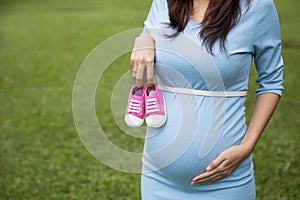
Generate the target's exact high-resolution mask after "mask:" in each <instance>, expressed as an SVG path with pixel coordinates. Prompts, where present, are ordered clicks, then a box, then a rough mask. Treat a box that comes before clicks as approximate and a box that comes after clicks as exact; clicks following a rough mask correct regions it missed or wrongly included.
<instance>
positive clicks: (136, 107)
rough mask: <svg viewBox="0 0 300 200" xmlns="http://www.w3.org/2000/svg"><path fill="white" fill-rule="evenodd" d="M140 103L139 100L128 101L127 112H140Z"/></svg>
mask: <svg viewBox="0 0 300 200" xmlns="http://www.w3.org/2000/svg"><path fill="white" fill-rule="evenodd" d="M141 105H142V103H141V101H139V100H134V99H130V100H129V104H128V112H132V113H140V112H141V111H142V106H141Z"/></svg>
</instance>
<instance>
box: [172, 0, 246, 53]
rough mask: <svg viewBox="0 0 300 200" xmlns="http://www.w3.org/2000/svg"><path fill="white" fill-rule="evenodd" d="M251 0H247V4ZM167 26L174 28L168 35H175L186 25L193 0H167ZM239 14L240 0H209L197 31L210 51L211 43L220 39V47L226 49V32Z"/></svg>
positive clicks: (211, 51)
mask: <svg viewBox="0 0 300 200" xmlns="http://www.w3.org/2000/svg"><path fill="white" fill-rule="evenodd" d="M250 2H251V0H247V4H248V6H249V4H250ZM168 7H169V19H170V23H169V26H170V27H171V28H173V29H175V30H176V32H175V33H174V34H173V35H171V36H170V37H174V36H177V35H178V34H179V33H180V32H182V31H183V30H184V28H185V27H186V25H187V23H188V20H189V18H190V15H191V12H192V10H193V0H168ZM240 16H241V8H240V0H210V1H209V4H208V8H207V10H206V12H205V15H204V18H203V21H202V22H201V25H202V28H201V30H200V32H199V36H200V38H202V40H203V44H204V45H205V46H206V48H207V49H208V51H209V52H210V53H213V50H212V49H213V45H214V43H215V42H216V41H217V40H220V48H221V49H223V50H226V47H225V41H226V37H227V34H228V32H229V31H230V30H231V29H232V27H233V26H234V25H235V24H236V23H237V22H238V21H239V19H240Z"/></svg>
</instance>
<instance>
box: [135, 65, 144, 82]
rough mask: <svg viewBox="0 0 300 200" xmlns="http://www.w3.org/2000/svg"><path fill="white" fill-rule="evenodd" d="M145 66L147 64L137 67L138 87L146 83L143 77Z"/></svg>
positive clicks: (136, 80)
mask: <svg viewBox="0 0 300 200" xmlns="http://www.w3.org/2000/svg"><path fill="white" fill-rule="evenodd" d="M145 67H146V66H145V65H140V66H138V67H137V72H136V77H135V82H136V84H137V86H138V87H141V86H142V85H144V81H143V77H144V72H145Z"/></svg>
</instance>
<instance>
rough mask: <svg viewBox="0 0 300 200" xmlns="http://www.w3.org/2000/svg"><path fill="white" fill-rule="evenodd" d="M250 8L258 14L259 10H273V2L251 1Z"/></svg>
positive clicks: (271, 0)
mask: <svg viewBox="0 0 300 200" xmlns="http://www.w3.org/2000/svg"><path fill="white" fill-rule="evenodd" d="M244 1H246V0H244ZM250 7H252V8H253V9H255V10H256V11H257V12H258V11H259V10H265V9H269V8H273V7H274V1H273V0H251V1H250Z"/></svg>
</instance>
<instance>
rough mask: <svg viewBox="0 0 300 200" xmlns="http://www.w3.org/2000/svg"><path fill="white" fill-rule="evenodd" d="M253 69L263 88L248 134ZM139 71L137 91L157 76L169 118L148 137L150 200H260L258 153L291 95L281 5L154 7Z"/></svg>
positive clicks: (164, 0) (193, 2)
mask: <svg viewBox="0 0 300 200" xmlns="http://www.w3.org/2000/svg"><path fill="white" fill-rule="evenodd" d="M252 60H254V64H255V67H256V70H257V72H258V78H257V80H256V82H257V84H258V86H259V87H258V89H257V90H256V97H257V98H256V103H255V106H254V110H253V113H252V117H251V119H250V122H249V124H248V125H246V120H245V107H244V102H245V99H246V91H247V89H248V87H247V85H248V76H249V71H250V68H251V65H252ZM130 65H131V69H132V77H133V79H134V80H135V83H136V84H137V86H138V87H142V85H143V82H142V77H143V73H144V71H147V78H148V83H147V84H151V82H152V78H153V73H152V72H153V69H154V74H155V75H156V77H157V83H158V88H160V90H161V92H162V94H163V97H164V101H165V107H166V116H167V120H166V122H165V124H164V125H163V126H162V127H159V128H153V127H147V132H146V140H145V146H144V154H143V172H142V177H141V185H142V199H143V200H187V199H189V200H192V199H195V200H196V199H197V200H202V199H203V200H254V199H255V180H254V172H253V163H252V151H253V149H254V147H255V144H256V143H257V141H258V139H259V137H260V135H261V134H262V132H263V130H264V128H265V127H266V125H267V123H268V121H269V120H270V118H271V116H272V113H273V112H274V110H275V108H276V105H277V103H278V101H279V99H280V96H281V94H282V90H283V86H282V82H283V80H282V77H283V61H282V57H281V39H280V27H279V20H278V15H277V12H276V8H275V5H274V2H273V1H272V0H153V3H152V6H151V9H150V12H149V14H148V17H147V19H146V21H145V27H144V30H143V32H142V34H141V35H140V36H139V37H138V38H136V41H135V47H134V49H133V52H132V55H131V61H130ZM145 68H147V70H145Z"/></svg>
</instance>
